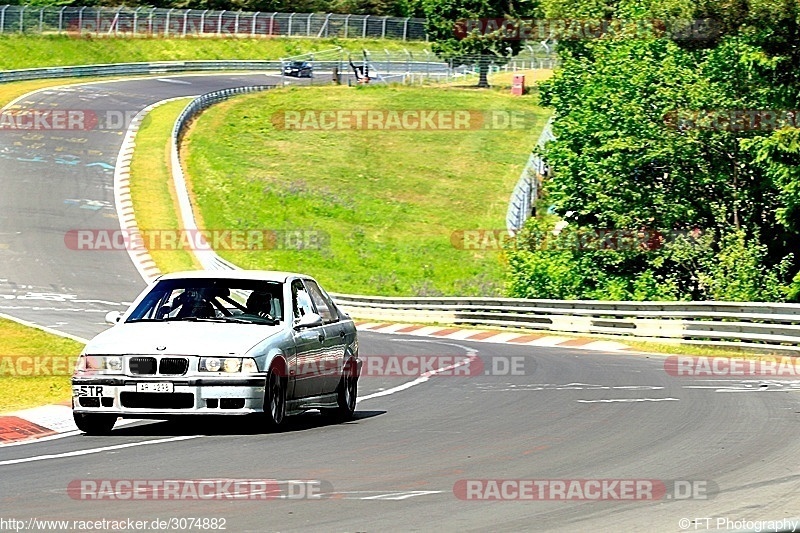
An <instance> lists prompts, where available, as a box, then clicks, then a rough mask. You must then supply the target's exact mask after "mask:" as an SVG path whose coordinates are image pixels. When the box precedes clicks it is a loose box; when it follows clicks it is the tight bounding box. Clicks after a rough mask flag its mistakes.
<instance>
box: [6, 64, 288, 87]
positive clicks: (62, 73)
mask: <svg viewBox="0 0 800 533" xmlns="http://www.w3.org/2000/svg"><path fill="white" fill-rule="evenodd" d="M280 68H281V62H280V61H249V60H241V61H237V60H230V61H155V62H152V63H114V64H109V65H74V66H67V67H47V68H26V69H19V70H2V71H0V82H9V81H21V80H35V79H46V78H73V77H75V78H80V77H86V76H118V75H137V74H139V75H143V74H171V73H178V72H205V71H220V70H273V71H275V73H278V71H279V69H280Z"/></svg>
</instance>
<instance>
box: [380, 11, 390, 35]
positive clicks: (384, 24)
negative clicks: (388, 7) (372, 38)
mask: <svg viewBox="0 0 800 533" xmlns="http://www.w3.org/2000/svg"><path fill="white" fill-rule="evenodd" d="M387 20H389V17H388V16H386V17H383V27H382V28H381V39H386V21H387Z"/></svg>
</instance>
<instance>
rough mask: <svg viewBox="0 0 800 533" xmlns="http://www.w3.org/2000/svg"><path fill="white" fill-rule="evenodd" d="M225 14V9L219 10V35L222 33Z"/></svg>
mask: <svg viewBox="0 0 800 533" xmlns="http://www.w3.org/2000/svg"><path fill="white" fill-rule="evenodd" d="M223 15H225V10H224V9H223V10H222V11H220V12H219V17H218V18H217V37H219V36H220V35H222V17H223Z"/></svg>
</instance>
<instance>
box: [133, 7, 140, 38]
mask: <svg viewBox="0 0 800 533" xmlns="http://www.w3.org/2000/svg"><path fill="white" fill-rule="evenodd" d="M140 9H142V6H139V7H137V8H136V9H134V10H133V36H134V37H136V35H137V34H138V31H139V10H140Z"/></svg>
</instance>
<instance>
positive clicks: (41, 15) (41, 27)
mask: <svg viewBox="0 0 800 533" xmlns="http://www.w3.org/2000/svg"><path fill="white" fill-rule="evenodd" d="M42 32H44V8H43V7H40V8H39V33H42Z"/></svg>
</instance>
